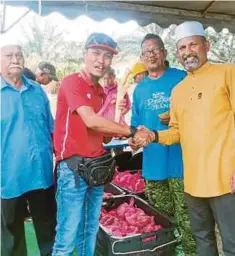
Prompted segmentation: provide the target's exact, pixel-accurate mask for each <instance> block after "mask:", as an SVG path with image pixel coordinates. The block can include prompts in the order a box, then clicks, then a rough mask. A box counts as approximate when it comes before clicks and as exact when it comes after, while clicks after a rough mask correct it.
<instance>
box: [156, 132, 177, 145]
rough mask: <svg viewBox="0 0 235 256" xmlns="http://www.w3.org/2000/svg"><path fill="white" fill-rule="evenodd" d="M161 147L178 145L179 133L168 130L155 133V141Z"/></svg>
mask: <svg viewBox="0 0 235 256" xmlns="http://www.w3.org/2000/svg"><path fill="white" fill-rule="evenodd" d="M154 142H157V143H160V144H162V145H168V146H169V145H173V144H177V143H180V135H179V132H178V131H177V130H175V129H168V130H164V131H158V132H156V133H155V141H154Z"/></svg>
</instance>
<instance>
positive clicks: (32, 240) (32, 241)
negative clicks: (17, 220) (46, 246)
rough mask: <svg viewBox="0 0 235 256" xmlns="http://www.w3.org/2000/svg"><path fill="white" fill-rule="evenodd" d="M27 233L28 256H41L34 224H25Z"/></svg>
mask: <svg viewBox="0 0 235 256" xmlns="http://www.w3.org/2000/svg"><path fill="white" fill-rule="evenodd" d="M25 233H26V243H27V250H28V256H39V255H40V253H39V249H38V245H37V240H36V235H35V232H34V227H33V223H32V222H25Z"/></svg>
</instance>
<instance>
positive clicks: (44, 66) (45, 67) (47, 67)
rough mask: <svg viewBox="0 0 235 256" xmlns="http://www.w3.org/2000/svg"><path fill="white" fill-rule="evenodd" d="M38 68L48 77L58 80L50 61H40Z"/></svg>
mask: <svg viewBox="0 0 235 256" xmlns="http://www.w3.org/2000/svg"><path fill="white" fill-rule="evenodd" d="M38 68H39V69H40V70H41V71H42V72H43V73H45V74H48V75H49V77H50V78H51V79H52V80H54V81H59V79H58V77H57V76H56V69H55V67H54V66H53V65H52V64H51V63H50V62H46V61H43V62H40V63H39V64H38Z"/></svg>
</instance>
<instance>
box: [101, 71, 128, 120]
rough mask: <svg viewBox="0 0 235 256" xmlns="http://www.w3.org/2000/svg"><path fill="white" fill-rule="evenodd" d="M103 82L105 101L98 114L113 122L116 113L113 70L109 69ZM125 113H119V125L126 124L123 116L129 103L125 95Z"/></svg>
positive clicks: (115, 87)
mask: <svg viewBox="0 0 235 256" xmlns="http://www.w3.org/2000/svg"><path fill="white" fill-rule="evenodd" d="M103 81H104V93H105V101H104V105H103V106H102V108H101V110H100V111H99V114H100V115H101V116H103V117H105V118H107V119H109V120H112V121H114V120H115V113H116V101H117V94H118V84H117V81H116V74H115V71H114V69H113V68H111V67H110V68H109V70H108V71H107V72H106V74H105V75H104V77H103ZM124 98H125V110H126V111H125V112H122V113H121V116H120V121H119V122H120V123H121V124H126V121H125V117H124V115H125V114H126V113H127V112H128V111H129V110H130V108H131V102H130V98H129V96H128V94H126V95H125V97H124Z"/></svg>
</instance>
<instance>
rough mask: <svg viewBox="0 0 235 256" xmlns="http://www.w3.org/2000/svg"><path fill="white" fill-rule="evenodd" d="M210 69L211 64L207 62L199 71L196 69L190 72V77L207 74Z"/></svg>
mask: <svg viewBox="0 0 235 256" xmlns="http://www.w3.org/2000/svg"><path fill="white" fill-rule="evenodd" d="M210 67H211V64H210V63H209V62H208V61H207V62H206V63H205V64H203V65H202V66H201V67H200V68H199V69H196V70H195V71H193V72H188V75H190V76H193V75H199V74H202V73H204V72H206V71H207V70H208V69H209V68H210Z"/></svg>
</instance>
